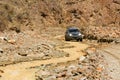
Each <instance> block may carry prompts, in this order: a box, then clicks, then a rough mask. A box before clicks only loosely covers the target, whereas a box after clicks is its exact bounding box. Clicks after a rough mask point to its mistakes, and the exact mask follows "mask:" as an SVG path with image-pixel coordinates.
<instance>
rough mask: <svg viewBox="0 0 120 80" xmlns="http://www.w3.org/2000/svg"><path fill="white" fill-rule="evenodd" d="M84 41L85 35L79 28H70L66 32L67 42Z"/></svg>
mask: <svg viewBox="0 0 120 80" xmlns="http://www.w3.org/2000/svg"><path fill="white" fill-rule="evenodd" d="M82 39H83V35H82V34H81V32H80V31H79V29H78V28H75V27H70V28H68V29H67V30H66V33H65V40H66V41H70V40H77V41H82Z"/></svg>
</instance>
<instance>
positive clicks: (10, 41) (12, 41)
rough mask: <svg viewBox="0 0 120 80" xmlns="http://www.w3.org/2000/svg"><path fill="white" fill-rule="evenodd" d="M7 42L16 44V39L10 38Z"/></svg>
mask: <svg viewBox="0 0 120 80" xmlns="http://www.w3.org/2000/svg"><path fill="white" fill-rule="evenodd" d="M7 42H8V43H11V44H15V43H16V40H14V39H10V40H8V41H7Z"/></svg>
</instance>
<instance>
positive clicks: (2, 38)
mask: <svg viewBox="0 0 120 80" xmlns="http://www.w3.org/2000/svg"><path fill="white" fill-rule="evenodd" d="M0 39H1V40H5V41H7V40H8V39H7V37H0Z"/></svg>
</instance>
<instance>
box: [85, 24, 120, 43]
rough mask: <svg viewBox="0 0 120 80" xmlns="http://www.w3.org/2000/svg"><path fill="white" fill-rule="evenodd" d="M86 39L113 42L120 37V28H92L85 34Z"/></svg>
mask: <svg viewBox="0 0 120 80" xmlns="http://www.w3.org/2000/svg"><path fill="white" fill-rule="evenodd" d="M84 34H85V38H87V39H90V40H98V42H113V41H114V40H115V39H116V38H119V37H120V28H118V27H93V26H92V27H90V28H88V29H86V30H85V32H84Z"/></svg>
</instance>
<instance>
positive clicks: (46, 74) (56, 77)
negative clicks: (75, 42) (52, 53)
mask: <svg viewBox="0 0 120 80" xmlns="http://www.w3.org/2000/svg"><path fill="white" fill-rule="evenodd" d="M86 52H87V55H86V56H82V57H80V59H78V60H76V61H72V62H68V63H66V64H64V63H61V64H57V65H53V64H49V65H42V66H41V67H39V68H40V70H39V71H37V72H36V80H109V77H108V75H107V74H106V73H104V71H105V68H104V65H103V63H104V60H103V56H102V55H100V54H99V53H98V52H95V49H92V48H91V49H87V50H86ZM83 57H84V58H83Z"/></svg>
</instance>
